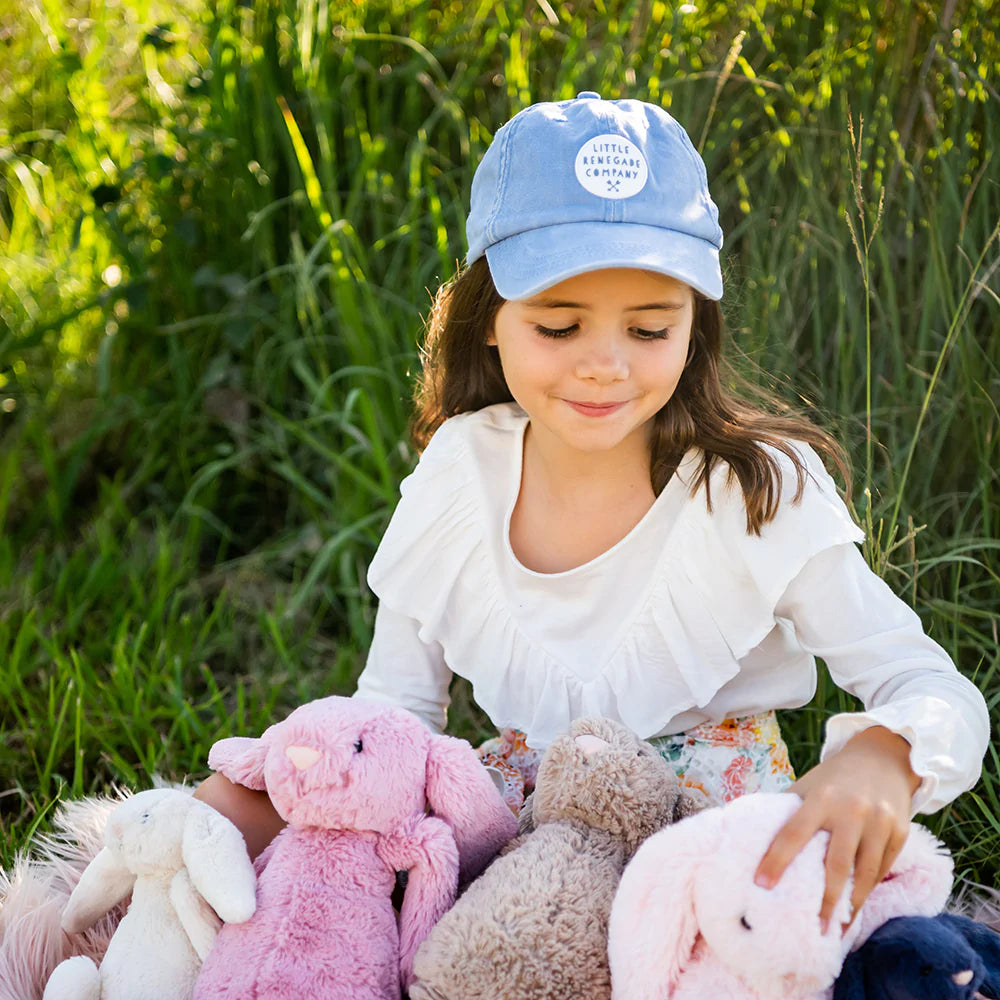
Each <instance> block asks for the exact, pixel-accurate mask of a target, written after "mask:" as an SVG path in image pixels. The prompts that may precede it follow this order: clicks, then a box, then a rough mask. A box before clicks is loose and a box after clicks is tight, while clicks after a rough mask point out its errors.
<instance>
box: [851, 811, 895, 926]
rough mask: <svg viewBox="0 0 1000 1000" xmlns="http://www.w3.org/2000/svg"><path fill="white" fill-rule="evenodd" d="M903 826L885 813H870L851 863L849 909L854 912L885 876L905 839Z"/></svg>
mask: <svg viewBox="0 0 1000 1000" xmlns="http://www.w3.org/2000/svg"><path fill="white" fill-rule="evenodd" d="M906 834H907V829H906V828H905V827H901V826H900V825H898V824H897V823H895V822H894V820H893V817H892V816H891V815H889V814H888V813H882V814H879V815H877V816H875V817H873V819H872V822H871V830H870V833H869V835H868V836H867V837H866V838H865V839H863V840H862V843H861V846H860V849H859V850H858V856H857V860H856V861H855V865H854V889H853V891H852V893H851V912H852V920H853V914H856V913H857V912H858V910H859V909H860V908H861V906H862V904H863V903H864V901H865V900H866V899H867V898H868V896H869V894H870V893H871V891H872V889H874V888H875V886H877V885H878V884H879V882H881V881H882V879H884V878H885V876H886V874H887V873H888V871H889V869H890V868H891V867H892V863H893V862H894V861H895V860H896V858H897V857H898V856H899V852H900V851H901V850H902V848H903V844H904V843H905V842H906Z"/></svg>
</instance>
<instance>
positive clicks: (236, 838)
mask: <svg viewBox="0 0 1000 1000" xmlns="http://www.w3.org/2000/svg"><path fill="white" fill-rule="evenodd" d="M181 854H182V856H183V858H184V866H185V867H186V868H187V870H188V874H189V875H190V877H191V882H192V884H193V885H194V887H195V888H196V889H197V890H198V892H199V893H201V895H202V896H204V897H205V901H206V902H207V903H208V904H209V905H210V906H211V907H212V909H213V910H215V912H216V913H218V915H219V916H220V917H221V918H222V919H223V920H225V921H226V922H227V923H232V924H241V923H243V922H244V921H246V920H249V919H250V918H251V917H252V916H253V913H254V910H255V909H256V908H257V877H256V875H254V871H253V864H252V863H251V861H250V855H249V854H247V845H246V841H244V839H243V835H242V834H241V833H240V831H239V830H237V829H236V827H235V826H233V824H232V823H230V822H229V820H228V819H226V817H225V816H223V815H222V814H221V813H219V812H216V811H215V810H214V809H213V808H212V807H211V806H209V805H206V804H205V803H204V802H199V801H198V800H197V799H192V800H191V809H190V811H189V812H188V816H187V820H186V821H185V823H184V835H183V839H182V842H181Z"/></svg>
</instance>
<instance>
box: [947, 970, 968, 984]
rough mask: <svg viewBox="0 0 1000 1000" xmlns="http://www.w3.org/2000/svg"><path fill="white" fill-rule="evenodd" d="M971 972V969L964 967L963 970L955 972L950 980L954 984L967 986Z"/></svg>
mask: <svg viewBox="0 0 1000 1000" xmlns="http://www.w3.org/2000/svg"><path fill="white" fill-rule="evenodd" d="M972 976H973V972H972V969H966V970H965V971H964V972H956V973H955V975H953V976H952V977H951V981H952V982H953V983H954V984H955V985H956V986H968V985H969V983H971V982H972Z"/></svg>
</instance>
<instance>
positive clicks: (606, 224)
mask: <svg viewBox="0 0 1000 1000" xmlns="http://www.w3.org/2000/svg"><path fill="white" fill-rule="evenodd" d="M465 228H466V236H467V238H468V241H469V252H468V254H467V256H466V263H467V264H471V263H473V261H476V260H478V259H479V258H480V257H482V256H483V254H485V255H486V260H487V261H488V262H489V268H490V274H491V275H492V277H493V283H494V284H495V285H496V289H497V291H498V292H499V293H500V295H502V296H503V297H504V298H505V299H524V298H528V297H529V296H531V295H535V294H536V293H538V292H540V291H541V290H542V289H544V288H548V287H550V286H551V285H554V284H555V283H556V282H559V281H563V280H565V279H566V278H571V277H573V276H574V275H577V274H582V273H584V272H586V271H596V270H598V269H599V268H604V267H639V268H644V269H646V270H650V271H658V272H660V273H661V274H668V275H670V276H671V277H673V278H677V279H678V280H680V281H683V282H685V283H686V284H688V285H691V286H692V287H693V288H696V289H697V290H698V291H699V292H701V293H702V295H705V296H707V297H708V298H710V299H720V298H722V271H721V268H720V266H719V250H720V249H721V247H722V230H721V228H720V227H719V210H718V208H716V205H715V202H713V201H712V198H711V195H710V194H709V193H708V178H707V176H706V174H705V164H704V162H703V161H702V159H701V157H700V156H699V155H698V153H697V151H696V150H695V148H694V146H693V145H692V144H691V140H690V139H689V138H688V135H687V133H686V132H685V131H684V129H683V128H682V127H681V126H680V125H679V124H678V123H677V122H676V121H675V120H674V119H673V118H671V116H670V115H668V114H667V112H666V111H664V110H663V109H662V108H658V107H656V106H655V105H653V104H647V103H646V102H644V101H636V100H624V101H605V100H602V99H601V97H600V95H599V94H595V93H592V92H589V91H588V92H584V93H582V94H580V95H578V96H577V97H576V98H575V99H573V100H570V101H559V102H550V103H542V104H533V105H532V106H531V107H529V108H525V109H524V110H523V111H521V112H519V113H518V114H517V115H515V116H514V117H513V118H512V119H511V120H510V121H509V122H507V124H506V125H504V126H503V127H502V128H501V129H499V131H498V132H497V134H496V136H495V137H494V139H493V142H492V144H491V145H490V147H489V149H488V150H487V151H486V155H485V156H484V157H483V159H482V161H481V162H480V164H479V167H478V168H477V170H476V173H475V176H474V177H473V179H472V204H471V208H470V211H469V218H468V220H467V222H466V227H465Z"/></svg>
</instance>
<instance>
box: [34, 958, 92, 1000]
mask: <svg viewBox="0 0 1000 1000" xmlns="http://www.w3.org/2000/svg"><path fill="white" fill-rule="evenodd" d="M100 997H101V974H100V972H98V970H97V966H96V965H94V963H93V962H92V961H91V960H90V959H89V958H85V957H84V956H82V955H77V956H76V957H75V958H67V959H66V961H65V962H60V963H59V965H57V966H56V967H55V969H53V970H52V975H51V976H49V981H48V983H47V984H46V986H45V993H44V994H43V995H42V1000H100Z"/></svg>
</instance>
